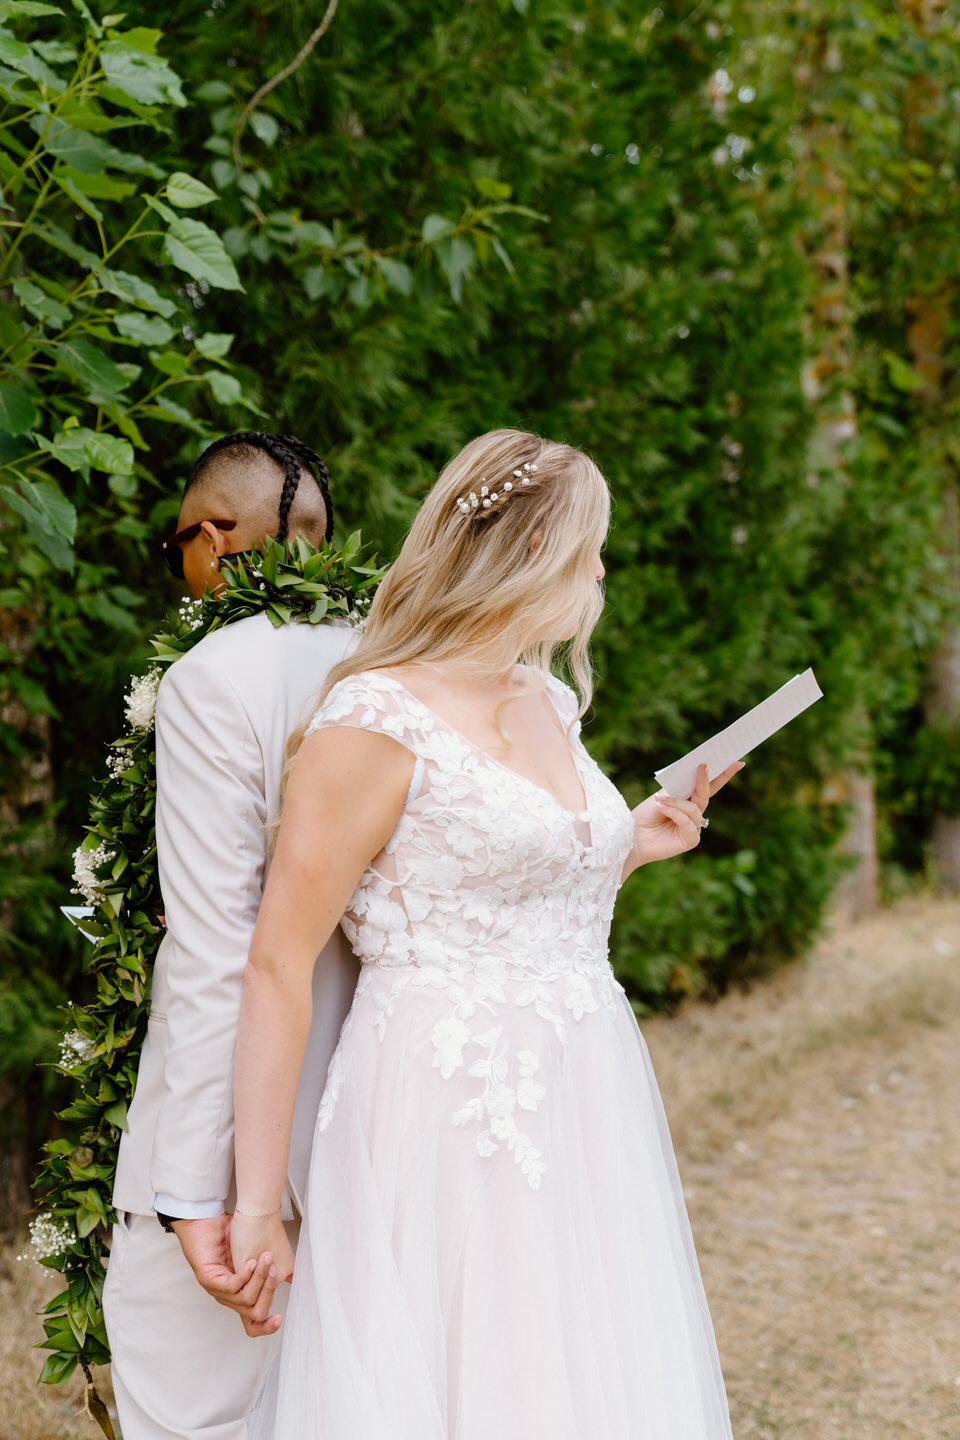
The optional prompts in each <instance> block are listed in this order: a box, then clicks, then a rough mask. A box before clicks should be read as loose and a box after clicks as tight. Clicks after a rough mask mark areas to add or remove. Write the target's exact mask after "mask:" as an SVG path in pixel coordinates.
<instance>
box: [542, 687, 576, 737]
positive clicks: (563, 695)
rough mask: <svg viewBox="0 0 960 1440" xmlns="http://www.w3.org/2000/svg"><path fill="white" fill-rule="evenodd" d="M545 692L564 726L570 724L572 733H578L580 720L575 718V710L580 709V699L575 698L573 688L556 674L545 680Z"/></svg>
mask: <svg viewBox="0 0 960 1440" xmlns="http://www.w3.org/2000/svg"><path fill="white" fill-rule="evenodd" d="M547 693H548V694H549V696H550V699H551V700H552V701H553V705H554V709H555V710H556V712H557V714H558V715H559V716H560V719H561V720H562V722H563V724H564V726H570V727H571V731H570V733H571V734H572V735H579V734H580V721H579V719H578V718H577V711H578V710H579V709H580V701H579V700H578V699H577V694H576V691H575V690H571V688H570V686H569V685H565V684H564V682H563V681H562V680H558V679H557V677H556V675H551V676H550V678H549V680H548V681H547Z"/></svg>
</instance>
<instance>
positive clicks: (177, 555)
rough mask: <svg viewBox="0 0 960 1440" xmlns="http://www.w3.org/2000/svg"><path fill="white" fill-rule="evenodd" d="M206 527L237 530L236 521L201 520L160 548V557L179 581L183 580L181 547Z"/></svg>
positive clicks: (171, 537) (165, 542)
mask: <svg viewBox="0 0 960 1440" xmlns="http://www.w3.org/2000/svg"><path fill="white" fill-rule="evenodd" d="M204 525H213V526H215V527H216V529H217V530H235V529H236V528H237V522H236V520H199V521H198V522H197V524H196V525H188V526H187V528H186V530H178V531H177V533H176V535H171V536H170V539H169V540H164V542H163V544H162V545H161V546H160V555H161V557H162V559H163V563H164V565H166V567H167V569H168V570H169V571H170V574H171V575H174V576H176V578H177V579H178V580H182V579H183V551H182V550H181V549H180V546H181V545H186V543H187V541H188V540H192V539H193V538H194V536H195V535H199V534H200V531H201V530H202V529H203V527H204Z"/></svg>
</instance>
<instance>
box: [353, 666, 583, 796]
mask: <svg viewBox="0 0 960 1440" xmlns="http://www.w3.org/2000/svg"><path fill="white" fill-rule="evenodd" d="M374 673H375V674H379V675H381V676H383V678H384V679H385V680H390V681H392V682H393V684H394V685H396V686H397V687H398V689H400V690H402V691H403V693H404V695H406V696H408V697H409V698H410V699H411V700H412V701H413V702H414V704H416V705H419V706H420V709H421V710H423V711H425V712H426V714H427V715H429V716H430V718H431V719H432V720H436V721H437V722H438V723H439V724H440V725H443V726H444V728H445V729H447V730H449V731H450V732H451V733H452V734H453V735H456V737H457V739H458V740H460V741H462V742H463V744H464V745H466V746H467V748H468V749H470V750H472V751H474V753H475V754H477V755H480V756H482V758H483V759H484V760H486V761H487V762H488V763H489V764H490V765H495V766H496V767H497V769H498V770H505V771H506V772H507V774H508V775H512V776H513V777H514V779H515V780H519V781H520V782H521V783H522V784H524V785H528V786H529V787H530V788H531V789H533V790H536V791H538V792H539V794H541V795H545V796H546V798H547V799H548V800H550V801H552V802H553V804H554V805H555V806H556V808H557V809H558V810H559V811H560V812H561V814H563V815H566V816H567V817H568V819H570V820H573V821H588V822H589V819H590V797H589V796H588V794H587V782H586V780H585V778H584V775H583V772H582V771H581V769H580V766H579V764H578V763H577V754H576V751H575V750H574V748H573V746H572V745H569V741H568V742H567V743H568V745H569V748H570V759H571V760H572V761H573V771H574V774H575V775H576V777H577V779H578V781H579V782H580V789H581V790H582V791H583V809H582V810H568V809H567V807H566V805H564V804H563V802H562V800H560V799H559V797H558V796H556V795H554V793H553V791H552V790H548V789H547V787H546V786H545V785H540V784H538V783H537V781H536V780H531V778H530V776H529V775H522V774H521V773H520V771H519V770H514V768H513V766H512V765H505V764H504V763H503V761H502V760H498V759H497V757H496V756H495V755H491V754H490V752H489V751H488V750H484V748H483V746H482V745H478V744H477V743H476V741H475V740H471V739H470V738H469V736H467V735H464V733H463V731H462V730H458V729H457V727H456V725H452V724H451V723H450V721H449V720H445V719H444V717H443V716H442V715H439V714H438V713H437V711H436V710H433V709H431V707H430V706H429V705H428V704H427V703H426V701H425V700H421V699H420V696H419V695H415V694H414V693H413V691H412V690H410V689H408V687H407V686H406V685H404V683H403V681H402V680H398V679H397V677H396V676H395V675H389V674H388V673H387V672H386V670H380V671H375V672H374ZM544 693H545V694H546V696H547V699H548V701H549V703H550V705H551V707H552V708H553V713H554V714H555V715H556V717H557V719H558V720H559V721H560V724H561V726H562V725H563V716H562V715H561V714H560V712H559V710H558V709H557V707H556V705H555V704H554V702H553V697H552V696H551V695H550V693H549V690H546V689H545V691H544Z"/></svg>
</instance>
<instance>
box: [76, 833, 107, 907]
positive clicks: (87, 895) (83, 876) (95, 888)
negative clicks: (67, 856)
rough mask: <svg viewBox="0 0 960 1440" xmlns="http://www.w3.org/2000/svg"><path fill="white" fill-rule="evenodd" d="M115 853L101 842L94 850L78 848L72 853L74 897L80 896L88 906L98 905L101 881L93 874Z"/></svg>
mask: <svg viewBox="0 0 960 1440" xmlns="http://www.w3.org/2000/svg"><path fill="white" fill-rule="evenodd" d="M116 853H117V852H116V851H115V850H108V849H107V844H106V841H101V842H100V844H99V845H98V846H97V848H96V849H95V850H89V849H85V848H84V846H83V845H80V846H78V847H77V849H76V850H74V852H73V880H74V887H73V893H74V895H82V896H83V898H84V900H86V902H87V904H88V905H99V904H100V902H101V900H102V899H103V895H104V891H103V881H102V880H100V879H99V878H98V877H97V875H96V874H95V873H94V872H95V871H96V870H98V869H99V867H100V866H101V865H106V863H107V861H108V860H113V859H114V858H115V857H116Z"/></svg>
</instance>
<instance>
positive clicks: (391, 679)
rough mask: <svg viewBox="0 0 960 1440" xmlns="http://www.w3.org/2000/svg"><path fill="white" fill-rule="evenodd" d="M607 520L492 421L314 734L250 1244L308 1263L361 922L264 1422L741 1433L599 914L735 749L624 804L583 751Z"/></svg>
mask: <svg viewBox="0 0 960 1440" xmlns="http://www.w3.org/2000/svg"><path fill="white" fill-rule="evenodd" d="M608 521H609V495H608V491H607V486H606V483H605V481H604V479H603V476H602V475H601V474H600V472H599V470H598V469H597V467H596V466H595V465H594V464H593V462H592V461H591V460H589V459H588V458H587V457H586V456H585V455H583V454H581V453H580V452H579V451H577V450H574V449H572V448H571V447H569V446H567V445H562V444H555V443H552V442H550V441H546V440H542V439H540V438H539V437H537V436H534V435H529V434H525V433H523V432H521V431H516V430H497V431H494V432H492V433H491V434H488V435H483V436H481V437H480V438H479V439H476V440H473V441H471V443H470V444H469V445H467V446H466V447H465V448H464V449H463V450H462V451H461V453H460V454H459V455H457V456H456V457H455V459H453V460H452V461H451V462H450V464H449V465H447V467H446V469H445V470H444V471H443V473H442V474H441V476H440V478H439V479H438V480H437V482H436V484H435V485H434V487H433V489H432V490H431V491H430V494H429V495H428V496H427V499H426V501H425V502H424V504H423V507H422V509H421V510H420V513H419V515H418V516H417V519H416V521H415V523H414V525H413V528H412V529H411V531H410V534H409V535H408V537H407V540H406V542H405V544H404V546H403V549H402V550H401V552H400V555H399V558H398V559H397V561H396V563H395V564H394V566H393V567H392V569H391V570H390V572H389V574H388V576H387V578H386V579H385V581H384V582H383V584H382V586H381V588H380V590H379V592H378V594H377V597H376V600H375V602H374V605H373V608H372V610H371V613H370V618H369V621H368V624H367V627H366V631H365V633H364V635H363V638H362V640H361V641H360V644H359V646H358V647H357V649H356V650H355V651H354V653H353V654H352V655H351V656H350V657H349V658H348V659H347V660H344V661H342V662H341V663H340V664H339V665H337V666H335V667H334V669H333V671H332V672H331V677H330V681H329V683H328V685H327V689H326V692H325V694H324V696H323V698H322V701H321V704H320V707H319V709H318V710H317V712H316V714H315V716H314V718H313V720H312V722H311V724H310V725H309V727H308V729H307V731H306V735H305V738H304V739H303V741H302V744H301V745H300V747H299V751H298V753H297V755H296V759H295V761H294V763H293V766H292V770H291V773H290V777H289V784H288V787H287V795H286V804H285V810H284V816H283V823H282V825H281V827H280V833H279V838H278V842H277V849H276V855H275V859H274V862H273V866H272V868H271V871H270V876H269V880H268V883H267V886H266V892H265V895H264V900H263V906H262V909H261V912H260V918H259V920H258V922H257V927H256V932H255V935H254V939H253V943H252V947H251V951H250V957H249V961H248V965H247V971H246V978H245V982H244V995H243V1011H242V1017H241V1023H240V1032H239V1038H238V1048H237V1066H236V1123H237V1134H236V1167H237V1187H238V1196H237V1205H236V1211H235V1215H234V1219H233V1221H232V1245H233V1254H234V1262H235V1265H236V1267H237V1269H239V1268H240V1266H241V1265H242V1264H243V1263H244V1262H245V1261H246V1260H247V1259H248V1258H250V1257H253V1256H259V1255H260V1254H261V1253H262V1252H264V1251H269V1252H270V1253H271V1255H272V1257H273V1263H274V1264H275V1266H276V1267H277V1269H278V1271H279V1274H280V1275H288V1274H289V1273H290V1272H291V1271H292V1269H293V1255H292V1252H291V1249H290V1246H289V1244H288V1242H287V1238H286V1235H285V1232H284V1229H283V1226H282V1224H281V1222H280V1213H279V1211H280V1197H281V1192H282V1190H283V1186H284V1176H285V1174H286V1158H287V1144H288V1139H289V1134H290V1124H291V1116H292V1113H293V1104H294V1097H295V1094H296V1089H297V1077H298V1072H299V1067H300V1063H301V1058H302V1055H303V1051H304V1045H305V1042H306V1037H307V1033H308V1029H309V1024H310V980H311V971H312V969H313V964H314V957H315V956H316V955H317V953H318V952H319V951H320V950H321V949H322V947H323V945H324V944H325V943H326V941H327V939H328V937H329V935H330V934H331V933H332V931H333V929H334V927H335V926H336V924H337V923H338V921H340V918H341V915H343V916H344V919H343V925H344V928H345V930H346V932H347V935H348V938H349V939H350V942H351V944H352V945H353V947H354V949H355V950H356V953H357V955H358V956H359V958H360V960H361V962H362V971H361V978H360V982H359V985H358V988H357V992H356V998H355V999H354V1002H353V1007H352V1009H351V1011H350V1015H349V1017H348V1019H347V1021H346V1023H345V1025H344V1028H343V1031H342V1034H341V1037H340V1043H339V1046H338V1049H337V1052H336V1054H335V1056H334V1058H333V1061H332V1062H331V1065H330V1070H329V1073H328V1077H327V1083H326V1089H325V1091H324V1094H323V1099H322V1101H321V1104H320V1110H319V1114H318V1117H317V1126H316V1134H315V1138H314V1147H313V1158H312V1162H311V1173H310V1181H309V1190H308V1194H307V1203H306V1215H305V1217H304V1233H303V1235H302V1236H301V1240H300V1245H299V1248H298V1252H297V1259H296V1276H295V1279H294V1282H293V1288H292V1293H291V1297H290V1305H289V1309H288V1312H287V1316H286V1319H285V1321H284V1329H285V1334H284V1343H283V1347H282V1352H281V1356H280V1359H279V1362H278V1365H277V1367H276V1368H275V1370H274V1373H273V1376H272V1379H271V1381H270V1383H269V1384H268V1385H267V1387H266V1388H265V1390H264V1392H263V1394H262V1395H261V1398H260V1401H259V1404H258V1406H257V1409H256V1411H255V1414H254V1418H253V1421H252V1423H251V1429H250V1436H251V1440H267V1437H270V1440H730V1433H731V1432H730V1422H729V1418H728V1413H727V1403H726V1397H725V1394H724V1388H723V1380H722V1377H721V1373H720V1366H719V1363H718V1359H717V1352H716V1346H715V1343H714V1338H713V1331H712V1327H711V1323H710V1317H709V1313H708V1311H707V1306H706V1302H705V1299H704V1294H703V1289H702V1286H701V1282H700V1275H699V1271H698V1268H697V1261H696V1256H695V1253H694V1248H693V1242H692V1239H691V1235H690V1228H689V1224H688V1221H687V1217H686V1212H685V1210H684V1205H683V1199H682V1194H681V1189H680V1182H679V1178H678V1175H677V1169H676V1164H675V1161H674V1156H673V1150H672V1147H671V1143H670V1137H669V1133H668V1130H667V1126H666V1122H665V1119H664V1115H663V1110H662V1107H661V1104H660V1098H659V1094H658V1091H657V1087H656V1082H655V1080H654V1078H653V1074H652V1072H651V1069H650V1064H649V1060H648V1057H647V1051H646V1047H645V1045H644V1041H643V1039H642V1037H641V1034H640V1031H639V1029H638V1027H637V1023H636V1020H635V1018H634V1015H633V1012H632V1010H631V1008H630V1005H629V1002H628V1001H627V999H626V996H625V995H624V992H623V989H622V987H621V986H620V985H619V984H618V983H617V981H616V979H615V978H614V974H613V971H612V969H611V967H610V963H609V960H608V958H607V937H608V932H609V927H610V921H611V916H612V914H613V906H614V900H615V898H616V894H617V890H618V888H619V886H620V885H621V884H622V883H623V881H624V880H625V879H626V877H627V876H628V875H629V874H630V873H631V871H633V870H635V869H636V868H637V867H638V866H640V865H644V864H647V863H648V862H649V861H651V860H659V859H664V858H666V857H668V856H671V855H675V854H679V853H680V852H682V851H684V850H690V849H692V848H693V847H694V846H695V845H696V844H697V843H698V841H699V838H700V827H701V825H702V815H703V809H704V807H705V805H706V803H707V799H708V796H709V795H710V794H712V793H715V792H716V791H717V790H718V789H719V788H720V787H721V786H722V785H723V784H725V783H726V781H727V780H728V779H729V778H730V776H731V775H732V774H733V773H734V772H735V771H736V770H737V769H739V766H731V767H730V769H729V770H728V771H725V772H724V774H723V775H721V776H719V777H718V778H717V779H716V780H715V781H714V782H713V784H712V786H711V785H709V783H708V780H707V776H706V770H705V768H703V767H702V768H701V772H700V776H699V779H698V782H697V788H696V790H695V792H694V794H693V796H692V797H691V798H690V799H689V800H674V799H671V798H670V797H669V796H667V795H665V794H660V795H656V796H652V797H651V798H650V799H649V800H646V801H644V803H643V804H642V805H639V806H637V808H636V809H635V810H634V811H633V812H632V813H631V812H630V810H629V809H628V808H627V806H626V804H625V802H624V801H623V799H622V798H621V796H620V795H619V794H618V792H617V790H616V789H615V788H614V786H613V785H612V783H611V782H610V781H609V780H608V779H607V778H606V777H605V776H604V775H603V773H602V772H601V771H600V770H599V768H598V767H597V765H596V764H595V763H594V762H593V761H592V760H591V759H590V757H589V755H588V754H587V752H586V750H585V749H584V747H583V744H582V743H581V740H580V717H581V716H582V715H583V714H584V712H585V711H586V709H587V707H588V705H589V704H590V699H591V683H590V666H589V658H588V648H587V647H588V641H589V637H590V632H591V630H592V628H593V626H594V625H595V623H596V621H597V618H598V616H599V614H600V609H601V603H602V602H601V593H600V588H599V582H600V580H601V579H602V577H603V565H602V564H601V561H600V553H599V552H600V548H601V545H602V544H603V541H604V537H605V535H606V530H607V525H608ZM561 647H563V649H564V651H565V655H566V663H567V667H568V670H569V673H570V674H571V675H572V677H573V679H574V681H575V682H576V686H577V692H578V693H574V691H572V690H571V689H569V688H568V687H567V686H566V685H564V684H562V683H561V682H560V681H559V680H557V679H556V678H554V676H553V675H552V674H551V671H550V665H551V661H552V659H553V658H554V657H555V655H556V654H557V652H558V651H559V650H560V648H561ZM275 1323H276V1324H279V1317H278V1318H277V1320H276V1322H275Z"/></svg>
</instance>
